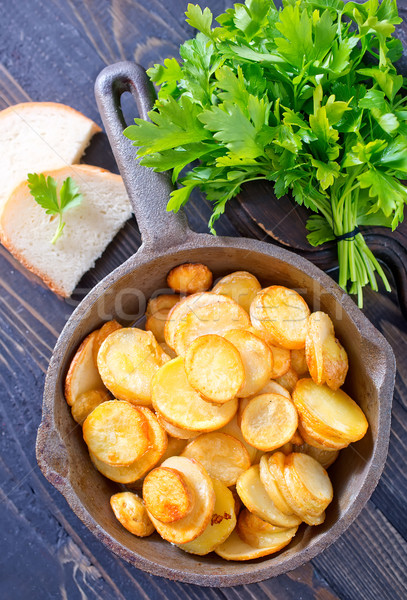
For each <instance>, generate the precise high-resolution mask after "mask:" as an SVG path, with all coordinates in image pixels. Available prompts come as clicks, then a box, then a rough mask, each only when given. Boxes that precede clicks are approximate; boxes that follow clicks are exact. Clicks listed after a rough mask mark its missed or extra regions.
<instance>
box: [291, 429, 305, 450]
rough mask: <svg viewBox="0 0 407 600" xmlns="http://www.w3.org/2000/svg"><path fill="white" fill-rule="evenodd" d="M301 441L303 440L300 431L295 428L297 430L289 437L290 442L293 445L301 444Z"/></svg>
mask: <svg viewBox="0 0 407 600" xmlns="http://www.w3.org/2000/svg"><path fill="white" fill-rule="evenodd" d="M303 441H304V440H303V439H302V437H301V435H300V432H299V431H298V429H297V431H296V432H295V433H294V435H293V437H292V438H291V440H290V443H291V444H292V445H295V446H301V444H302V443H303Z"/></svg>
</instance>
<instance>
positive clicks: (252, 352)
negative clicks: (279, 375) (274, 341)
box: [225, 329, 273, 398]
mask: <svg viewBox="0 0 407 600" xmlns="http://www.w3.org/2000/svg"><path fill="white" fill-rule="evenodd" d="M225 338H226V339H227V340H229V342H231V343H232V344H233V345H234V346H235V347H236V348H237V350H238V351H239V354H240V356H241V358H242V361H243V367H244V375H245V382H244V385H243V387H242V388H241V389H240V390H238V392H237V396H238V397H239V398H248V397H249V396H253V394H256V393H257V392H259V390H261V389H262V387H263V386H264V385H266V383H267V381H268V380H269V379H270V376H271V373H272V370H273V354H272V352H271V350H270V348H269V346H268V344H266V342H264V341H263V340H261V339H260V338H258V337H257V336H255V335H254V334H253V333H251V332H250V331H245V330H244V329H232V330H231V331H228V332H227V333H225Z"/></svg>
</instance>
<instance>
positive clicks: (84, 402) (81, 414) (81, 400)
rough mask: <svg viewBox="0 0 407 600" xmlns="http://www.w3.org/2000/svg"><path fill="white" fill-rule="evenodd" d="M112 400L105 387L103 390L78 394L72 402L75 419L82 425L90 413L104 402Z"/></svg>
mask: <svg viewBox="0 0 407 600" xmlns="http://www.w3.org/2000/svg"><path fill="white" fill-rule="evenodd" d="M107 400H110V394H109V392H108V391H107V390H106V389H105V388H103V389H101V390H90V391H89V392H84V393H83V394H81V395H80V396H78V397H77V398H76V400H75V402H74V403H73V404H72V407H71V412H72V417H73V418H74V420H75V421H76V422H77V423H79V425H82V424H83V422H84V420H85V419H86V417H87V416H88V415H90V413H91V412H92V411H93V410H94V409H95V408H96V407H97V406H99V404H102V402H106V401H107Z"/></svg>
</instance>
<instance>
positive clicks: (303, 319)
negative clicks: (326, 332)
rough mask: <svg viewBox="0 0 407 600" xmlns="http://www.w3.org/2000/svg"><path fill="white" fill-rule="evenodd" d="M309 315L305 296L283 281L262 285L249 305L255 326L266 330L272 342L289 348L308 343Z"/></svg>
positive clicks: (296, 348)
mask: <svg viewBox="0 0 407 600" xmlns="http://www.w3.org/2000/svg"><path fill="white" fill-rule="evenodd" d="M309 315H310V310H309V308H308V305H307V303H306V302H305V300H304V298H302V296H300V295H299V294H298V293H297V292H296V291H295V290H290V289H289V288H286V287H283V286H281V285H272V286H270V287H268V288H265V289H263V290H262V291H261V292H259V293H258V294H257V296H256V297H255V299H254V300H253V302H252V304H251V306H250V317H251V320H252V324H253V327H255V328H256V329H260V330H261V331H265V332H266V333H267V335H268V336H269V338H270V343H272V344H274V345H276V346H280V347H282V348H287V349H288V350H300V349H301V348H304V347H305V336H306V333H307V323H308V318H309Z"/></svg>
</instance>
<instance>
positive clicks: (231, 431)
mask: <svg viewBox="0 0 407 600" xmlns="http://www.w3.org/2000/svg"><path fill="white" fill-rule="evenodd" d="M218 431H219V433H227V434H228V435H232V436H233V437H235V438H236V439H237V440H239V442H242V444H243V446H244V447H245V448H246V450H247V453H248V455H249V458H250V463H251V464H253V463H254V462H255V457H256V455H257V452H258V450H257V448H254V447H253V446H251V445H250V444H248V443H247V442H246V440H245V439H244V437H243V434H242V430H241V429H240V426H239V425H238V421H237V413H236V414H235V416H234V417H233V419H232V420H231V421H229V423H227V424H226V425H224V426H223V427H222V428H221V429H218Z"/></svg>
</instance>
